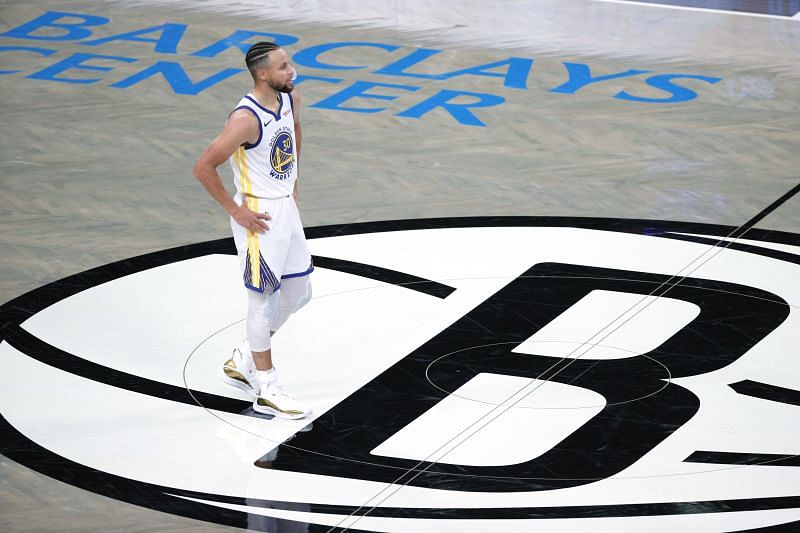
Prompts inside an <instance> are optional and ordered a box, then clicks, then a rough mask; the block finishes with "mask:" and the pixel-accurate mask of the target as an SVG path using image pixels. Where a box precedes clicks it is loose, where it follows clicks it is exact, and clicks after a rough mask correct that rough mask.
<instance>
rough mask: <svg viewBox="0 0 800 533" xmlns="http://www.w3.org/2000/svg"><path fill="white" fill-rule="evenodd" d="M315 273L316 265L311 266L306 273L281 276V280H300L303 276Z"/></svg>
mask: <svg viewBox="0 0 800 533" xmlns="http://www.w3.org/2000/svg"><path fill="white" fill-rule="evenodd" d="M312 272H314V265H309V267H308V270H306V271H305V272H298V273H297V274H286V275H285V276H281V279H289V278H300V277H303V276H308V275H309V274H311V273H312Z"/></svg>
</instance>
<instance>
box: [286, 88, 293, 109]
mask: <svg viewBox="0 0 800 533" xmlns="http://www.w3.org/2000/svg"><path fill="white" fill-rule="evenodd" d="M286 94H288V95H289V107H290V108H291V110H292V113H294V97H293V96H292V93H286Z"/></svg>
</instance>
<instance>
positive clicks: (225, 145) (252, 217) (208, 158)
mask: <svg viewBox="0 0 800 533" xmlns="http://www.w3.org/2000/svg"><path fill="white" fill-rule="evenodd" d="M258 134H259V129H258V123H257V122H256V117H255V116H253V114H252V113H250V112H249V111H247V110H245V109H239V110H238V111H234V112H233V114H232V115H231V116H230V118H228V122H227V123H226V124H225V128H224V129H223V130H222V133H220V134H219V136H218V137H217V138H216V139H214V140H213V141H211V144H209V145H208V148H206V149H205V151H204V152H203V153H202V154H200V158H199V159H198V160H197V162H196V163H195V165H194V172H193V173H194V176H195V177H196V178H197V179H198V180H199V181H200V183H202V184H203V187H205V189H206V190H207V191H208V193H209V194H210V195H211V196H212V197H213V198H214V199H215V200H216V201H217V202H219V204H220V205H221V206H222V207H223V208H224V209H225V210H226V211H227V212H228V214H230V215H231V216H232V217H233V218H234V220H236V222H237V223H238V224H239V225H241V226H242V227H244V228H247V229H255V230H256V231H258V232H259V233H261V232H263V231H267V230H269V227H268V226H267V224H266V223H265V222H264V220H269V219H270V217H269V215H266V214H264V213H256V212H254V211H251V210H250V209H248V207H247V204H246V203H245V202H244V201H243V202H242V205H237V204H236V202H234V201H233V198H231V197H230V195H229V194H228V191H226V190H225V187H224V186H223V185H222V178H220V176H219V173H217V167H219V166H220V165H221V164H223V163H224V162H225V161H227V160H228V158H229V157H230V156H231V155H233V153H234V152H235V151H236V150H237V149H238V148H239V146H241V145H242V144H245V143H248V142H251V143H252V142H255V141H256V140H257V139H258Z"/></svg>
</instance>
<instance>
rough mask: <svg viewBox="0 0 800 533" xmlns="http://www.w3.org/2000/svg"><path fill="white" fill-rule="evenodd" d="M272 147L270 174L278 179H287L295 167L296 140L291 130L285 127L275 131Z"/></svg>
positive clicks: (271, 142) (271, 141)
mask: <svg viewBox="0 0 800 533" xmlns="http://www.w3.org/2000/svg"><path fill="white" fill-rule="evenodd" d="M270 146H272V149H271V150H270V152H269V163H270V166H271V167H272V168H271V169H270V173H269V174H270V176H272V177H273V178H275V179H277V180H285V179H286V178H288V177H289V174H290V173H291V172H292V169H293V168H294V140H293V139H292V133H291V130H290V129H289V128H288V127H283V128H281V129H279V130H278V131H277V132H275V135H273V136H272V139H271V140H270Z"/></svg>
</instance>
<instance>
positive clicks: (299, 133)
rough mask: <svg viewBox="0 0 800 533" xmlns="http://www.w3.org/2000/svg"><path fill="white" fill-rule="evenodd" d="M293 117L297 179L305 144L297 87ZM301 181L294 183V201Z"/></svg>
mask: <svg viewBox="0 0 800 533" xmlns="http://www.w3.org/2000/svg"><path fill="white" fill-rule="evenodd" d="M292 103H293V107H292V115H294V140H295V148H296V150H295V154H296V156H295V157H296V159H295V164H296V165H297V177H298V178H300V145H301V144H302V142H303V130H302V128H301V127H300V92H299V91H298V90H297V87H295V88H294V89H293V90H292ZM298 181H299V179H297V180H295V181H294V192H293V193H292V195H293V196H294V199H295V200H297V182H298Z"/></svg>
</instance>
